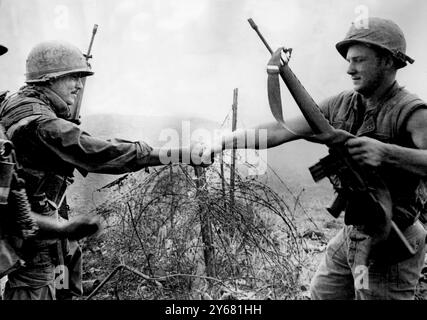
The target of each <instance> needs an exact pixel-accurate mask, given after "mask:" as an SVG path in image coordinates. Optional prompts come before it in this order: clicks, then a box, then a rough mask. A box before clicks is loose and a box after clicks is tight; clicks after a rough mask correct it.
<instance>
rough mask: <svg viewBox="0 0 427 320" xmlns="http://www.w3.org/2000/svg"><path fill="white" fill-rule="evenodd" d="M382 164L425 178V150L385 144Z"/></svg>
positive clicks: (426, 152) (426, 154)
mask: <svg viewBox="0 0 427 320" xmlns="http://www.w3.org/2000/svg"><path fill="white" fill-rule="evenodd" d="M383 162H384V163H386V164H389V165H391V166H393V167H396V168H401V169H404V170H406V171H408V172H411V173H414V174H417V175H420V176H423V177H424V176H427V150H420V149H411V148H405V147H401V146H397V145H393V144H386V145H385V147H384V157H383Z"/></svg>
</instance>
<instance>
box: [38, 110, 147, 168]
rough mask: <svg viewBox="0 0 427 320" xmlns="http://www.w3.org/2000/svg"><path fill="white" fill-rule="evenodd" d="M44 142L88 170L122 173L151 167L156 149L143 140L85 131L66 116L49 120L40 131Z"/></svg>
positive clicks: (41, 126)
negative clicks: (132, 140) (124, 138)
mask: <svg viewBox="0 0 427 320" xmlns="http://www.w3.org/2000/svg"><path fill="white" fill-rule="evenodd" d="M36 132H37V133H36V134H37V135H38V138H39V139H40V141H41V143H42V144H43V145H44V146H45V147H46V148H48V149H49V150H51V151H52V152H53V153H55V154H56V155H57V156H58V157H60V158H61V159H62V160H63V161H65V162H68V163H70V164H72V165H74V166H75V167H77V168H79V169H83V170H85V171H88V172H96V173H107V174H121V173H126V172H132V171H137V170H140V169H142V168H144V167H147V165H148V161H149V156H150V152H151V151H152V150H153V149H152V148H151V147H150V146H149V145H148V144H146V143H145V142H142V141H136V142H131V141H127V140H122V139H109V140H104V139H100V138H96V137H93V136H91V135H90V134H88V133H87V132H84V131H82V130H81V129H80V128H79V127H78V126H76V125H75V124H73V123H71V122H69V121H65V120H63V119H58V118H56V119H49V120H46V121H44V122H42V123H40V124H39V126H38V128H37V131H36Z"/></svg>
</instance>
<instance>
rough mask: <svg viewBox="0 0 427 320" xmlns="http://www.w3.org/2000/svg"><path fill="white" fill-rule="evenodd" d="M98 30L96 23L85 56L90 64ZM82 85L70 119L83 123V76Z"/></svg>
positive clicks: (84, 82)
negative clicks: (81, 115) (81, 118)
mask: <svg viewBox="0 0 427 320" xmlns="http://www.w3.org/2000/svg"><path fill="white" fill-rule="evenodd" d="M97 30H98V25H97V24H95V25H94V26H93V29H92V37H91V39H90V43H89V48H88V49H87V53H86V54H84V56H85V58H86V63H87V64H88V65H90V64H89V59H91V58H92V55H91V51H92V45H93V40H94V39H95V35H96V32H97ZM82 85H83V87H82V89H81V90H80V91H79V93H78V95H77V99H76V102H75V104H74V108H72V114H71V118H70V121H72V122H74V123H76V124H80V123H81V121H80V108H81V105H82V100H83V93H84V89H85V85H86V77H84V78H82Z"/></svg>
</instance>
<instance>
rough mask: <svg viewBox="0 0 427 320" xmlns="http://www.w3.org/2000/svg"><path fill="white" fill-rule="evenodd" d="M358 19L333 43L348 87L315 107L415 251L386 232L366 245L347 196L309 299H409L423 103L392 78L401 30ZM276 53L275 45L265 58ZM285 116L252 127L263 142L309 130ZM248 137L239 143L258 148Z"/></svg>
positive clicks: (401, 50)
mask: <svg viewBox="0 0 427 320" xmlns="http://www.w3.org/2000/svg"><path fill="white" fill-rule="evenodd" d="M365 22H366V23H364V24H360V27H359V25H357V24H352V26H351V27H350V30H349V31H348V33H347V35H346V36H345V38H344V40H343V41H340V42H338V43H337V44H336V48H337V50H338V52H339V54H340V55H341V56H343V57H344V58H345V59H346V60H347V62H348V68H347V74H348V75H349V76H350V78H351V80H352V82H353V89H352V90H349V91H345V92H341V93H339V94H337V95H335V96H333V97H330V98H328V99H326V100H324V101H323V102H322V103H321V104H320V107H321V109H322V111H323V113H324V115H325V117H326V118H327V119H328V121H329V122H330V124H331V125H332V126H333V127H334V128H335V129H337V130H338V131H339V130H341V133H343V135H345V134H346V132H349V133H351V134H353V135H354V136H356V137H355V138H354V137H352V138H349V139H348V140H346V142H345V146H346V147H347V148H348V152H349V154H350V155H351V157H352V158H353V159H354V160H355V161H357V162H358V163H359V164H360V165H361V166H367V167H373V168H375V169H376V171H377V172H378V173H379V174H380V176H381V177H382V178H383V180H384V182H385V183H386V185H387V187H388V190H389V191H390V194H391V198H392V203H393V208H392V215H393V221H394V222H395V224H396V225H397V226H398V227H399V228H400V230H402V232H403V235H404V236H405V237H406V239H407V240H408V242H409V244H410V245H411V246H412V248H414V249H415V254H409V251H406V250H402V248H401V246H400V243H399V241H397V240H396V239H395V238H393V237H389V238H388V239H387V240H386V241H385V242H384V246H383V247H381V250H379V249H378V247H377V250H372V251H370V248H371V246H370V244H371V237H370V236H368V235H367V234H366V233H365V231H364V230H365V229H364V224H363V221H366V220H363V219H367V220H369V219H372V218H370V217H372V215H370V214H369V212H370V211H369V210H370V208H369V207H368V206H367V205H366V203H364V202H363V201H360V199H358V197H357V196H356V195H352V196H351V197H349V199H348V202H347V207H346V209H345V212H346V217H348V216H351V217H358V218H360V220H358V221H346V223H348V225H345V226H344V227H343V228H342V229H341V230H340V231H339V232H338V234H337V235H336V236H335V237H334V238H333V239H331V240H330V242H329V244H328V248H327V250H326V253H325V256H324V258H323V260H322V261H321V263H320V265H319V267H318V270H317V272H316V274H315V275H314V277H313V279H312V282H311V288H310V289H311V296H312V299H330V300H338V299H414V296H415V288H416V285H417V283H418V279H419V276H420V272H421V268H422V266H423V262H424V251H425V239H426V231H425V230H424V228H423V226H422V224H421V223H420V222H419V221H418V217H419V214H420V212H422V211H423V209H424V208H423V204H424V203H426V199H427V197H426V195H425V194H423V193H422V192H418V191H419V190H420V189H421V188H419V187H420V186H421V185H422V178H423V177H424V176H426V175H427V104H426V103H425V102H424V101H423V100H421V99H420V98H418V97H417V96H416V95H415V94H412V93H410V92H409V91H408V90H406V89H404V88H403V87H401V86H399V84H398V83H397V81H396V75H397V71H398V70H399V69H401V68H403V67H405V66H406V65H407V63H408V62H409V63H413V62H414V60H413V59H412V58H410V57H409V56H407V55H406V42H405V37H404V34H403V32H402V30H401V29H400V28H399V27H398V26H397V25H396V24H395V23H394V22H392V21H390V20H387V19H382V18H376V17H370V18H368V19H367V21H365ZM277 54H280V51H277V52H276V53H275V54H274V55H273V58H272V60H273V59H274V58H277V57H276V56H275V55H277ZM278 61H280V57H279V58H278ZM286 123H287V126H288V128H284V127H283V126H282V125H280V124H278V123H269V124H264V125H260V126H258V127H257V128H256V130H259V129H267V130H268V135H267V141H266V142H267V144H266V147H267V148H271V147H275V146H277V145H280V144H283V143H286V142H288V141H291V140H295V139H298V138H301V137H308V136H311V135H312V130H311V128H310V127H309V125H308V123H307V122H306V121H305V119H303V118H301V117H296V118H294V119H289V120H287V121H286ZM289 128H290V129H291V130H289ZM343 131H345V132H343ZM295 132H297V133H298V135H296V134H295ZM247 133H248V132H247V131H244V130H243V131H238V132H236V133H233V134H231V135H227V136H224V137H223V139H222V141H221V143H220V144H217V145H214V146H213V147H212V151H213V152H216V151H217V150H222V149H231V148H233V146H234V145H235V144H234V143H233V141H235V139H237V140H238V141H247V140H246V139H245V136H246V134H247ZM347 136H348V134H347ZM330 138H331V137H330V135H329V136H328V135H326V134H325V135H323V136H322V135H320V136H319V135H318V136H317V137H316V139H314V140H313V139H312V138H307V139H308V140H310V141H312V140H313V141H316V142H319V141H322V142H324V143H325V144H331V143H333V141H330ZM240 139H241V140H240ZM243 139H245V140H243ZM256 141H259V140H255V144H254V145H246V148H260V147H262V145H261V144H259V143H258V142H256Z"/></svg>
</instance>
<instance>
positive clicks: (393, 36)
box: [336, 17, 414, 68]
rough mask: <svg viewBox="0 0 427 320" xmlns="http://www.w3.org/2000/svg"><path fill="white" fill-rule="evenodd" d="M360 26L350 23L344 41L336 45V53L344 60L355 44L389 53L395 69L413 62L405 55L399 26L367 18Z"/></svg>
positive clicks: (403, 41)
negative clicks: (394, 63) (365, 45)
mask: <svg viewBox="0 0 427 320" xmlns="http://www.w3.org/2000/svg"><path fill="white" fill-rule="evenodd" d="M361 22H363V23H360V25H356V23H354V22H353V23H352V25H351V27H350V29H349V31H348V32H347V35H346V36H345V38H344V40H342V41H340V42H338V43H337V44H336V48H337V50H338V52H339V53H340V54H341V55H342V56H343V57H344V58H346V56H347V50H348V48H349V47H350V46H351V45H353V44H356V43H363V44H367V45H371V46H374V47H377V48H380V49H383V50H386V51H387V52H389V53H391V54H392V56H393V58H394V59H395V61H396V67H397V68H403V67H405V66H406V62H409V63H413V62H414V60H413V59H412V58H410V57H408V56H407V55H406V40H405V36H404V34H403V32H402V30H401V29H400V28H399V26H398V25H397V24H396V23H394V22H393V21H391V20H387V19H382V18H377V17H369V18H368V19H367V20H365V21H361Z"/></svg>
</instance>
